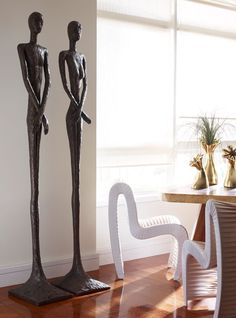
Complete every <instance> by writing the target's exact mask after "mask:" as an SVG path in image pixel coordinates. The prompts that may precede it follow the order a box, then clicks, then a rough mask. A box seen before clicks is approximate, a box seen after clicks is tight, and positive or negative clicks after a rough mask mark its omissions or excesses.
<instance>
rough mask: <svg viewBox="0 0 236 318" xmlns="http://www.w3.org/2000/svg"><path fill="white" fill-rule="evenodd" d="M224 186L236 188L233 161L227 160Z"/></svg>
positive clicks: (235, 172)
mask: <svg viewBox="0 0 236 318" xmlns="http://www.w3.org/2000/svg"><path fill="white" fill-rule="evenodd" d="M224 187H225V188H236V170H235V161H234V160H229V161H228V169H227V172H226V176H225V181H224Z"/></svg>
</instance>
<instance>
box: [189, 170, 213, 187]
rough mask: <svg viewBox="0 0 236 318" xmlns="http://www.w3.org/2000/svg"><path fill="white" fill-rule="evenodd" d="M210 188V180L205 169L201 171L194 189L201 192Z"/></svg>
mask: <svg viewBox="0 0 236 318" xmlns="http://www.w3.org/2000/svg"><path fill="white" fill-rule="evenodd" d="M208 186H209V183H208V179H207V176H206V173H205V170H204V168H202V169H201V170H199V172H198V174H197V177H196V180H195V182H194V184H193V186H192V188H193V189H195V190H200V189H205V188H208Z"/></svg>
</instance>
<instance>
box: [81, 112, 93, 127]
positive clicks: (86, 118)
mask: <svg viewBox="0 0 236 318" xmlns="http://www.w3.org/2000/svg"><path fill="white" fill-rule="evenodd" d="M81 117H82V118H83V120H84V121H85V122H86V123H87V124H91V122H92V121H91V119H90V118H89V117H88V115H86V114H85V113H84V112H82V113H81Z"/></svg>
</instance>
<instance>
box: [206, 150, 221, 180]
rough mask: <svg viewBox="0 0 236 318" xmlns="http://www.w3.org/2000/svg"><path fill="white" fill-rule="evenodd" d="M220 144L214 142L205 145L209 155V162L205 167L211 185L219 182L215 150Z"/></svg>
mask: <svg viewBox="0 0 236 318" xmlns="http://www.w3.org/2000/svg"><path fill="white" fill-rule="evenodd" d="M217 145H218V144H212V145H203V148H204V149H205V151H206V155H207V163H206V167H205V171H206V175H207V179H208V182H209V185H210V186H211V185H215V184H217V182H218V177H217V173H216V168H215V164H214V151H215V148H216V147H217Z"/></svg>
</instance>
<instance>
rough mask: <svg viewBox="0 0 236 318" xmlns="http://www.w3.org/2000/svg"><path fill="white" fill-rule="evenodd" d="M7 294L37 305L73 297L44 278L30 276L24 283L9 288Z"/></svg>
mask: <svg viewBox="0 0 236 318" xmlns="http://www.w3.org/2000/svg"><path fill="white" fill-rule="evenodd" d="M8 294H9V296H14V297H17V298H20V299H23V300H25V301H27V302H29V303H32V304H34V305H37V306H41V305H46V304H50V303H53V302H56V301H60V300H65V299H68V298H71V297H73V295H72V294H70V293H68V292H66V291H64V290H61V289H59V288H57V287H55V286H53V285H51V284H50V283H49V282H48V281H47V280H46V279H45V278H42V279H41V280H36V279H33V278H30V279H29V280H28V281H27V282H26V283H24V284H23V285H20V286H19V287H16V288H14V289H11V290H9V292H8Z"/></svg>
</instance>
